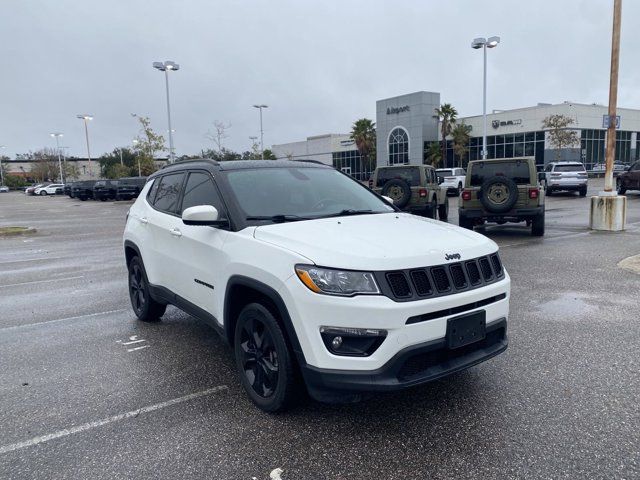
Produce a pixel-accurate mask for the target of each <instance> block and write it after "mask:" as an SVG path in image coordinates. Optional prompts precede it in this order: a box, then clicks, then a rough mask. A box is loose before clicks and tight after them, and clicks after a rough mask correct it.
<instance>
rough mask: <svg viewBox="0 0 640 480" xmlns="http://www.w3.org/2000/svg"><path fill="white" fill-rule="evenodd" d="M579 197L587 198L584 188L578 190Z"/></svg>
mask: <svg viewBox="0 0 640 480" xmlns="http://www.w3.org/2000/svg"><path fill="white" fill-rule="evenodd" d="M580 196H581V197H586V196H587V189H586V187H585V188H581V189H580Z"/></svg>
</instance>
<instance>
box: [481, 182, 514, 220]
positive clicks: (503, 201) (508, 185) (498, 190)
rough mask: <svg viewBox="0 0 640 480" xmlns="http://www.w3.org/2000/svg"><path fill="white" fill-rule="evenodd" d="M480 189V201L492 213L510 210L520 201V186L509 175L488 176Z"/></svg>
mask: <svg viewBox="0 0 640 480" xmlns="http://www.w3.org/2000/svg"><path fill="white" fill-rule="evenodd" d="M480 191H481V192H482V195H481V196H480V202H481V203H482V206H484V208H486V209H487V211H489V212H491V213H505V212H508V211H509V210H511V209H512V208H513V206H514V205H515V204H516V202H517V201H518V186H517V185H516V182H514V181H513V180H511V179H510V178H507V177H499V176H494V177H490V178H488V179H487V180H486V181H485V182H484V183H483V184H482V188H481V189H480Z"/></svg>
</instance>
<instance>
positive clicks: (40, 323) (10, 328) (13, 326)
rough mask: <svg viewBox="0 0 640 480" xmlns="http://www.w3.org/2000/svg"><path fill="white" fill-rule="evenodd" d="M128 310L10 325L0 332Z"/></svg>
mask: <svg viewBox="0 0 640 480" xmlns="http://www.w3.org/2000/svg"><path fill="white" fill-rule="evenodd" d="M127 310H128V309H126V308H120V309H118V310H107V311H106V312H97V313H87V314H86V315H77V316H75V317H65V318H57V319H55V320H45V321H43V322H34V323H25V324H24V325H12V326H11V327H0V331H5V330H17V329H18V328H27V327H39V326H40V325H48V324H50V323H58V322H66V321H67V320H78V319H80V318H91V317H97V316H99V315H108V314H110V313H121V312H126V311H127Z"/></svg>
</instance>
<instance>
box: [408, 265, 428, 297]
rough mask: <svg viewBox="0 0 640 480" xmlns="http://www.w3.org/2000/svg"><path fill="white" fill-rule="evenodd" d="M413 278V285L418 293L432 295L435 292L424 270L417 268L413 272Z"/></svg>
mask: <svg viewBox="0 0 640 480" xmlns="http://www.w3.org/2000/svg"><path fill="white" fill-rule="evenodd" d="M411 280H413V286H414V287H415V289H416V292H417V293H418V295H420V296H425V295H431V293H432V292H433V288H432V287H431V282H430V281H429V277H428V276H427V272H425V271H424V270H415V271H413V272H411Z"/></svg>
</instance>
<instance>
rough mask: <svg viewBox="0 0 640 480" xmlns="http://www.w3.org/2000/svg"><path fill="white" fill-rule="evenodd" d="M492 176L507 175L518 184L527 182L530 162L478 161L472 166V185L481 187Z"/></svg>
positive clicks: (528, 180)
mask: <svg viewBox="0 0 640 480" xmlns="http://www.w3.org/2000/svg"><path fill="white" fill-rule="evenodd" d="M491 177H507V178H510V179H512V180H513V181H514V182H516V183H517V184H527V183H529V182H530V181H531V179H530V177H529V164H528V163H527V162H521V161H515V162H491V161H488V162H478V163H474V164H473V167H472V168H471V186H473V187H480V186H482V184H483V183H484V182H485V181H486V180H488V179H489V178H491Z"/></svg>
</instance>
